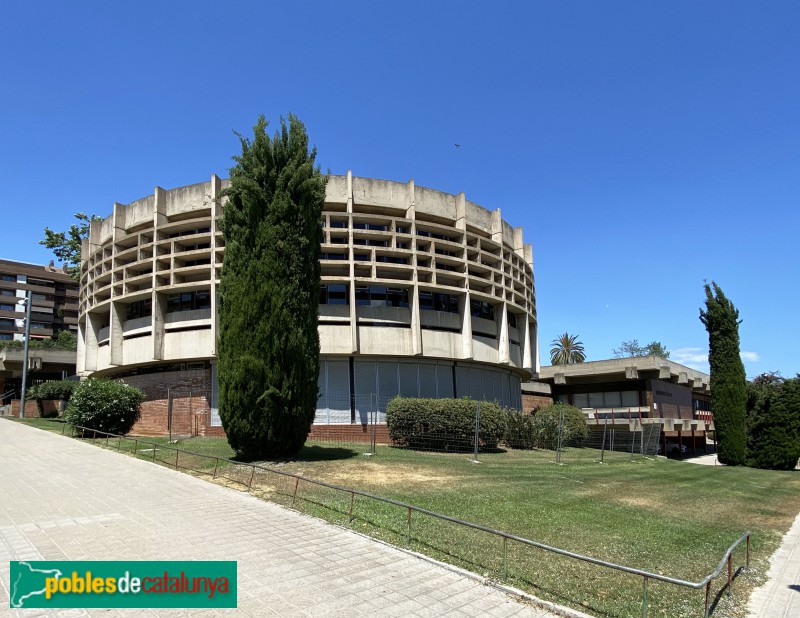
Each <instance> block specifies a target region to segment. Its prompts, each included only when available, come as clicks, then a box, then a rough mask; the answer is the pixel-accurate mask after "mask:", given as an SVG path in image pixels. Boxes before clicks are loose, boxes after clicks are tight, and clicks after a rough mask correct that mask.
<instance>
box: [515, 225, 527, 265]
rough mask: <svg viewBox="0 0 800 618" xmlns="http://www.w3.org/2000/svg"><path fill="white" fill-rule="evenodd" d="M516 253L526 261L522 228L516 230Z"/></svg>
mask: <svg viewBox="0 0 800 618" xmlns="http://www.w3.org/2000/svg"><path fill="white" fill-rule="evenodd" d="M514 253H516V254H517V255H518V256H519V257H521V258H522V259H523V260H524V259H525V243H523V242H522V228H521V227H515V228H514Z"/></svg>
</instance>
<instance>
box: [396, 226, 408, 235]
mask: <svg viewBox="0 0 800 618" xmlns="http://www.w3.org/2000/svg"><path fill="white" fill-rule="evenodd" d="M397 233H398V234H408V228H407V227H406V226H405V225H398V226H397Z"/></svg>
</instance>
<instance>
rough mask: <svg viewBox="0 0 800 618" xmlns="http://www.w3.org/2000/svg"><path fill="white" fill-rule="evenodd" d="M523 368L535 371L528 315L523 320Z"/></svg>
mask: <svg viewBox="0 0 800 618" xmlns="http://www.w3.org/2000/svg"><path fill="white" fill-rule="evenodd" d="M522 328H523V332H522V368H523V369H527V370H528V371H530V372H531V373H534V366H533V355H532V354H531V325H530V322H529V321H528V317H527V316H524V319H523V320H522Z"/></svg>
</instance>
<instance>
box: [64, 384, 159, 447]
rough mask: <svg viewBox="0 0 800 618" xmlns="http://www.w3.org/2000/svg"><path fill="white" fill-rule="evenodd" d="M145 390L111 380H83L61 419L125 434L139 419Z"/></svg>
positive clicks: (81, 425)
mask: <svg viewBox="0 0 800 618" xmlns="http://www.w3.org/2000/svg"><path fill="white" fill-rule="evenodd" d="M142 401H144V393H143V392H142V391H140V390H139V389H138V388H136V387H134V386H128V385H127V384H123V383H122V382H114V381H113V380H104V379H96V380H91V379H90V380H86V381H85V382H80V383H79V384H78V386H76V387H75V390H74V391H73V393H72V398H71V399H70V402H69V407H68V408H67V411H66V412H65V413H64V418H66V419H67V422H69V423H70V424H72V425H75V426H80V427H87V428H88V429H98V430H100V431H105V432H107V433H113V434H119V435H125V434H126V433H128V432H129V431H130V430H131V428H132V427H133V425H134V423H136V421H138V420H139V414H140V412H139V406H140V405H141V403H142Z"/></svg>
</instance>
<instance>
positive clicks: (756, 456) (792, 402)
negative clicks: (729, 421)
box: [746, 374, 800, 470]
mask: <svg viewBox="0 0 800 618" xmlns="http://www.w3.org/2000/svg"><path fill="white" fill-rule="evenodd" d="M747 391H748V396H747V460H746V463H747V465H748V466H750V467H753V468H764V469H768V470H794V468H795V466H797V462H798V459H800V376H798V377H796V378H792V379H788V380H784V379H783V378H781V377H780V376H776V375H772V374H763V375H760V376H758V377H757V378H755V379H754V380H753V381H752V382H750V383H749V384H748V385H747Z"/></svg>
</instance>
